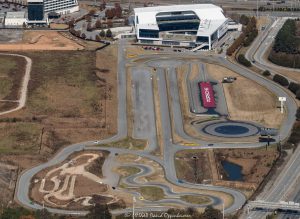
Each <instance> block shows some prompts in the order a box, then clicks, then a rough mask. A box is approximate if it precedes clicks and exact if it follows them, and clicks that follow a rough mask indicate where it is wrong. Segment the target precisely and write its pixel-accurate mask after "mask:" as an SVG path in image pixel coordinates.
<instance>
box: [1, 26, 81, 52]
mask: <svg viewBox="0 0 300 219" xmlns="http://www.w3.org/2000/svg"><path fill="white" fill-rule="evenodd" d="M82 49H83V46H81V45H79V44H77V43H76V42H74V41H72V40H69V39H67V38H65V37H63V36H62V35H61V34H59V33H58V32H56V31H31V30H29V31H25V32H24V35H23V40H22V41H21V42H17V43H13V44H10V43H7V44H1V46H0V50H1V51H30V50H82Z"/></svg>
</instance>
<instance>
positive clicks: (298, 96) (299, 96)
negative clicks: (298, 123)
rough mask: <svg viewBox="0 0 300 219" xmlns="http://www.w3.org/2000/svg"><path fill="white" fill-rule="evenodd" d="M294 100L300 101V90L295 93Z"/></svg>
mask: <svg viewBox="0 0 300 219" xmlns="http://www.w3.org/2000/svg"><path fill="white" fill-rule="evenodd" d="M296 98H297V99H298V100H300V90H298V91H297V93H296Z"/></svg>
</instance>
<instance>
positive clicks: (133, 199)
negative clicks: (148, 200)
mask: <svg viewBox="0 0 300 219" xmlns="http://www.w3.org/2000/svg"><path fill="white" fill-rule="evenodd" d="M135 202H136V199H135V196H133V197H132V219H134V203H135Z"/></svg>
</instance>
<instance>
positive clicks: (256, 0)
mask: <svg viewBox="0 0 300 219" xmlns="http://www.w3.org/2000/svg"><path fill="white" fill-rule="evenodd" d="M256 17H257V18H258V0H256Z"/></svg>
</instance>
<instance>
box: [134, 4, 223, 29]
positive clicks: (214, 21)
mask: <svg viewBox="0 0 300 219" xmlns="http://www.w3.org/2000/svg"><path fill="white" fill-rule="evenodd" d="M176 11H193V12H195V14H196V15H197V16H198V17H199V19H200V20H201V21H200V26H199V29H198V33H201V34H202V35H210V34H212V33H213V32H214V31H216V30H217V29H218V27H219V26H220V25H222V24H223V23H224V22H225V21H226V20H227V18H226V17H225V16H224V14H223V10H222V8H220V7H219V6H216V5H213V4H189V5H167V6H155V7H144V8H135V9H134V13H135V16H137V17H138V24H136V27H137V28H139V29H153V30H158V25H157V22H156V15H157V14H158V13H160V12H176Z"/></svg>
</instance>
